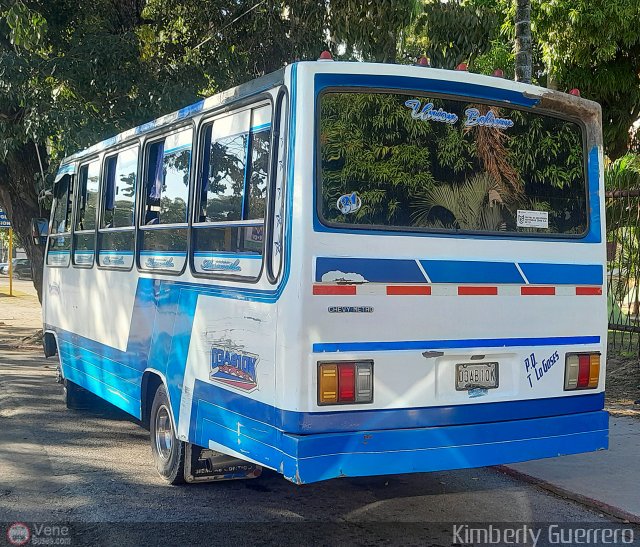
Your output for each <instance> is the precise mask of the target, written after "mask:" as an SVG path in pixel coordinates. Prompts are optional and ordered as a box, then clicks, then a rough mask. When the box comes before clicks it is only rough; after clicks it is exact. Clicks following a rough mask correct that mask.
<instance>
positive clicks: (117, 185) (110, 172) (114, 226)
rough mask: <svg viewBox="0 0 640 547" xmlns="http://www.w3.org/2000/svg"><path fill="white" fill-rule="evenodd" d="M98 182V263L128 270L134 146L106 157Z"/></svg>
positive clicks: (135, 165)
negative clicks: (100, 194) (99, 198)
mask: <svg viewBox="0 0 640 547" xmlns="http://www.w3.org/2000/svg"><path fill="white" fill-rule="evenodd" d="M104 165H105V168H104V175H103V179H102V205H101V209H100V229H99V230H98V264H99V265H100V266H102V267H106V268H116V269H124V270H129V269H131V267H132V266H133V250H134V244H135V228H134V226H135V213H134V211H135V195H136V182H137V178H138V147H135V148H129V149H127V150H122V151H121V152H118V153H117V154H115V155H113V156H108V157H107V159H106V161H105V163H104Z"/></svg>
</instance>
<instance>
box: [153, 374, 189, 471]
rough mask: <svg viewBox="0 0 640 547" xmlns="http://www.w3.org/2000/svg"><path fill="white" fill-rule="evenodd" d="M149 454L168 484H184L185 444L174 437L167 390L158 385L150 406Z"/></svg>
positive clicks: (174, 431)
mask: <svg viewBox="0 0 640 547" xmlns="http://www.w3.org/2000/svg"><path fill="white" fill-rule="evenodd" d="M149 425H150V431H151V452H152V453H153V461H154V463H155V465H156V469H157V470H158V473H160V475H161V476H162V477H163V478H164V479H165V480H166V481H167V482H169V483H170V484H182V483H183V482H184V454H185V443H184V442H182V441H180V440H179V439H178V438H177V437H176V428H175V425H174V423H173V417H172V416H171V410H170V406H169V397H168V396H167V390H166V389H165V387H164V386H163V385H160V386H159V387H158V389H157V390H156V394H155V397H154V398H153V404H152V405H151V419H150V424H149Z"/></svg>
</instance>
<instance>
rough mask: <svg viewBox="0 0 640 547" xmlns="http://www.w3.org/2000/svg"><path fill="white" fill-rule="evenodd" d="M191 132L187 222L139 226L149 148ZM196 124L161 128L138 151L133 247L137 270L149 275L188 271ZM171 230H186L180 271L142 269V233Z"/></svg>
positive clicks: (186, 123) (186, 121)
mask: <svg viewBox="0 0 640 547" xmlns="http://www.w3.org/2000/svg"><path fill="white" fill-rule="evenodd" d="M189 128H190V129H191V157H190V160H189V183H188V186H187V222H184V223H183V222H180V223H171V224H155V225H149V226H147V225H145V224H143V223H142V217H143V214H144V210H145V207H146V203H147V196H146V195H145V191H146V183H147V173H146V167H147V161H148V159H149V148H150V147H151V145H153V144H155V143H157V142H159V141H161V140H164V139H166V138H167V137H169V136H171V135H175V134H177V133H180V132H181V131H184V130H185V129H189ZM196 131H197V124H196V121H195V119H193V118H190V119H188V120H184V122H183V123H178V124H175V125H170V126H168V127H162V128H161V130H159V131H157V132H154V133H152V134H150V135H148V136H147V137H146V138H145V139H144V140H143V142H142V145H141V149H142V154H140V155H139V156H138V169H139V172H140V181H139V184H138V187H139V188H138V189H136V192H137V193H136V195H137V196H138V198H139V199H138V202H139V206H138V207H137V209H136V221H135V228H136V236H135V240H136V241H135V244H134V257H135V260H134V262H135V264H136V268H137V269H138V271H139V272H144V273H152V274H157V275H171V276H181V275H184V273H185V270H186V269H187V263H188V262H189V254H190V245H191V237H190V233H191V216H192V215H191V214H190V211H191V209H192V192H193V190H192V187H193V186H194V161H195V154H194V144H195V143H196V137H197V133H196ZM171 229H185V230H186V231H187V239H186V241H187V247H186V255H185V260H184V264H183V265H182V268H181V269H180V270H176V271H171V270H162V269H160V268H158V269H154V268H144V267H143V266H142V261H141V260H140V253H141V252H142V251H143V248H142V244H143V238H144V232H145V231H153V230H171Z"/></svg>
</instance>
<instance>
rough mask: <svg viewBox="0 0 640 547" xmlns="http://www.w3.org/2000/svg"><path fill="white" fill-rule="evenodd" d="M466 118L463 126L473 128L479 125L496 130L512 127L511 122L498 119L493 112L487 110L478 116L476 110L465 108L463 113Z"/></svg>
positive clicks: (506, 119) (505, 119) (507, 119)
mask: <svg viewBox="0 0 640 547" xmlns="http://www.w3.org/2000/svg"><path fill="white" fill-rule="evenodd" d="M464 114H465V116H466V118H465V120H464V125H465V126H466V127H473V126H474V125H479V126H481V127H495V128H496V129H507V128H509V127H513V120H510V119H509V118H499V117H498V116H496V114H495V112H494V111H493V110H489V112H487V113H486V114H480V111H479V110H478V109H477V108H467V109H466V110H465V111H464Z"/></svg>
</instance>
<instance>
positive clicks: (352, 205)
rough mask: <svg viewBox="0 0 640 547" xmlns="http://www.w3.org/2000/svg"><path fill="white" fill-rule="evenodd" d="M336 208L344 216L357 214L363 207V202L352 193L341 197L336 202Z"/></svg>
mask: <svg viewBox="0 0 640 547" xmlns="http://www.w3.org/2000/svg"><path fill="white" fill-rule="evenodd" d="M336 206H337V207H338V209H340V212H341V213H342V214H343V215H348V214H349V213H355V212H356V211H357V210H358V209H360V207H362V200H361V199H360V197H359V196H358V194H356V192H352V193H351V194H345V195H343V196H340V197H339V198H338V201H337V202H336Z"/></svg>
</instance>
